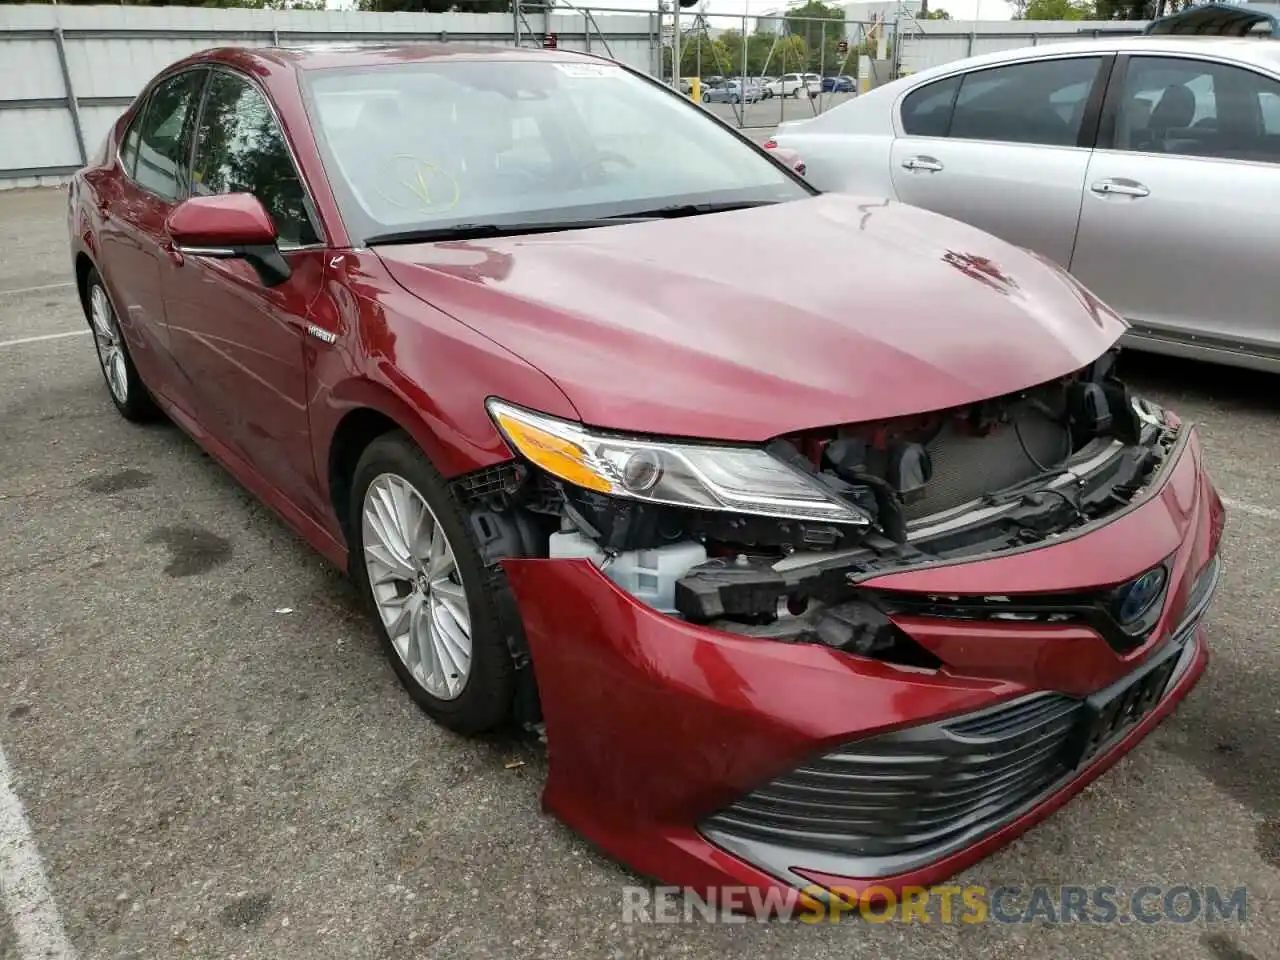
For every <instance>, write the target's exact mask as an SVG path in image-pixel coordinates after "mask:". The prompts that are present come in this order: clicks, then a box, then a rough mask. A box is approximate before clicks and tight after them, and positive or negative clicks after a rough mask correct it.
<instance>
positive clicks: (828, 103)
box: [659, 13, 894, 128]
mask: <svg viewBox="0 0 1280 960" xmlns="http://www.w3.org/2000/svg"><path fill="white" fill-rule="evenodd" d="M662 20H663V23H662V31H661V66H660V73H659V75H660V76H661V78H662V79H663V81H664V82H666V83H670V84H672V85H674V86H675V87H676V88H677V89H679V90H680V91H681V92H682V93H684V94H685V95H686V96H690V97H692V98H693V99H695V100H699V101H701V102H702V103H703V105H704V106H706V107H707V108H708V109H710V110H713V111H715V112H717V113H720V114H721V115H722V116H723V117H725V118H726V119H731V120H732V121H733V122H735V123H737V124H738V125H739V126H742V127H749V128H772V127H775V126H777V124H779V123H781V122H783V121H786V120H798V119H802V118H807V117H813V116H816V115H817V114H818V113H821V112H822V111H823V110H826V109H829V108H830V107H832V106H834V105H836V104H839V103H842V102H844V101H845V100H847V99H848V98H849V97H851V96H855V95H856V93H857V91H858V89H859V74H860V72H861V74H862V84H863V86H864V87H865V86H866V84H867V81H868V79H869V77H870V68H869V66H868V62H869V60H872V59H875V58H876V57H877V56H878V55H879V56H881V57H887V55H888V53H889V51H890V50H891V49H892V37H893V31H894V24H891V23H882V22H871V23H868V22H862V21H856V20H832V19H819V18H814V17H803V16H796V15H783V16H762V17H753V16H749V15H746V14H710V13H685V14H682V15H681V16H680V17H679V26H678V29H677V24H676V16H675V15H674V14H665V15H664V16H663V17H662ZM677 63H678V64H679V68H678V69H675V65H676V64H677Z"/></svg>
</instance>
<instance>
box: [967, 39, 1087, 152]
mask: <svg viewBox="0 0 1280 960" xmlns="http://www.w3.org/2000/svg"><path fill="white" fill-rule="evenodd" d="M1101 63H1102V58H1101V57H1069V58H1064V59H1061V60H1036V61H1032V62H1030V63H1015V64H1010V65H1009V66H1007V67H995V68H993V69H990V70H980V71H975V72H973V73H968V74H965V76H964V81H963V82H962V83H961V85H960V92H959V95H958V96H957V97H956V101H955V107H954V109H953V111H952V115H951V126H950V127H949V128H948V130H947V136H949V137H954V138H963V139H966V140H995V141H1001V142H1005V143H1038V144H1044V145H1046V146H1061V147H1070V146H1075V145H1076V143H1077V142H1078V141H1079V138H1080V127H1081V125H1082V123H1083V121H1084V112H1085V106H1086V104H1087V103H1088V101H1089V94H1090V92H1091V91H1092V89H1093V84H1094V81H1095V78H1096V77H1097V75H1098V67H1099V66H1100V65H1101Z"/></svg>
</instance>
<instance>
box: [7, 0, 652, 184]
mask: <svg viewBox="0 0 1280 960" xmlns="http://www.w3.org/2000/svg"><path fill="white" fill-rule="evenodd" d="M594 22H595V26H590V25H589V24H588V23H587V20H586V18H585V17H584V16H583V15H582V14H579V13H573V12H564V13H553V14H551V15H550V17H546V16H545V15H544V14H543V12H542V11H537V12H528V13H526V16H525V21H524V22H522V23H521V34H522V36H523V37H524V39H525V42H526V43H527V44H529V45H538V44H540V43H541V37H542V34H543V33H544V32H547V31H549V32H552V33H555V34H556V35H557V40H558V43H559V46H560V47H561V48H562V49H571V50H590V51H591V52H593V53H599V54H606V55H607V54H609V53H612V55H613V56H614V57H615V58H616V59H618V60H621V61H622V62H624V63H627V64H628V65H630V66H633V67H636V68H637V69H640V70H644V71H650V70H651V69H652V68H653V65H654V57H655V50H656V44H657V30H658V24H657V16H656V14H648V13H634V14H632V13H596V14H595V18H594ZM514 26H515V25H514V21H513V18H512V16H511V14H506V13H482V14H467V13H446V14H419V13H359V12H356V11H343V10H325V11H292V10H291V11H276V10H239V9H216V8H202V7H132V6H130V7H122V6H105V5H104V6H65V5H61V4H59V5H56V6H54V5H46V4H29V5H28V4H23V5H15V4H0V188H4V187H14V186H33V185H37V184H40V183H43V182H48V181H52V182H57V181H58V180H59V179H62V178H63V177H64V175H65V173H66V172H67V171H68V170H69V169H72V168H75V167H78V166H79V165H80V164H81V160H82V158H81V154H80V147H79V144H78V143H77V139H76V135H75V128H74V125H73V122H72V114H71V111H70V110H69V109H68V107H67V104H66V96H67V90H66V84H65V83H64V80H63V75H62V67H61V64H60V61H59V56H58V44H57V41H56V39H55V36H54V30H55V29H60V30H61V31H62V38H63V49H64V50H65V53H66V62H67V70H68V73H69V75H70V80H71V86H72V89H73V90H74V92H75V96H76V99H77V101H78V103H79V113H80V122H81V128H82V130H83V137H84V142H85V149H86V151H87V152H88V155H90V156H92V155H93V153H94V151H95V150H96V149H97V147H98V145H99V144H100V143H101V142H102V138H103V137H104V136H105V135H106V131H107V130H108V128H109V127H110V125H111V123H112V122H113V121H114V120H115V119H116V118H117V117H118V116H119V115H120V114H121V112H123V110H124V108H125V106H126V105H127V103H128V101H129V100H130V99H132V97H134V96H135V95H136V94H137V92H138V91H139V90H140V89H141V88H142V87H143V86H144V85H145V84H146V82H147V81H148V80H149V79H150V78H151V77H152V76H154V75H155V74H156V73H157V72H158V71H159V70H160V69H161V68H163V67H165V66H167V65H168V64H170V63H172V62H173V61H175V60H179V59H181V58H182V57H185V56H186V55H188V54H190V53H194V52H195V51H197V50H202V49H206V48H208V47H216V46H227V45H232V44H234V45H240V46H264V45H267V44H270V43H272V42H273V41H275V40H277V39H278V40H279V42H280V43H281V44H282V45H286V46H288V45H290V44H296V43H300V42H319V41H330V40H360V39H364V40H375V41H376V40H395V39H404V40H433V41H439V40H445V41H447V42H450V43H463V44H501V45H506V46H510V45H511V44H512V43H513V40H514ZM531 33H532V36H531V35H530V34H531ZM606 43H607V49H606ZM41 170H43V173H42V172H40V171H41ZM6 171H8V173H6ZM17 171H22V172H23V173H22V174H21V175H18V174H17V173H16V172H17Z"/></svg>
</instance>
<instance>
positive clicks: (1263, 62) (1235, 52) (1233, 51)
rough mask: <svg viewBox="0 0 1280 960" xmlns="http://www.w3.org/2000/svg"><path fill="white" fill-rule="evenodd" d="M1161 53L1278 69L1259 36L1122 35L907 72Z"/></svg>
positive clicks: (917, 76) (1271, 46)
mask: <svg viewBox="0 0 1280 960" xmlns="http://www.w3.org/2000/svg"><path fill="white" fill-rule="evenodd" d="M1139 52H1143V53H1162V54H1168V55H1170V56H1177V55H1179V54H1188V53H1198V54H1202V55H1206V56H1210V57H1217V58H1221V59H1223V60H1233V61H1236V62H1238V63H1252V64H1256V65H1257V66H1260V67H1264V68H1269V69H1272V70H1276V69H1280V43H1274V42H1271V41H1269V40H1267V39H1263V38H1254V39H1247V38H1239V37H1167V36H1147V35H1125V36H1118V37H1096V38H1091V39H1086V40H1068V41H1065V42H1063V43H1051V44H1043V45H1041V46H1036V47H1018V48H1016V49H1013V50H1001V51H999V52H998V53H988V54H983V55H982V56H977V57H970V58H968V59H965V60H952V61H951V62H949V63H944V64H940V65H939V66H936V67H930V68H928V69H927V70H921V71H919V72H918V73H914V74H912V75H911V79H912V80H923V79H925V78H927V77H933V76H945V75H947V74H949V73H954V72H956V71H957V70H970V69H973V68H974V67H978V66H995V65H998V64H1001V63H1006V62H1008V61H1010V60H1029V59H1033V58H1040V57H1059V56H1064V55H1070V54H1081V53H1139Z"/></svg>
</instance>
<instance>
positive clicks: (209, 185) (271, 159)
mask: <svg viewBox="0 0 1280 960" xmlns="http://www.w3.org/2000/svg"><path fill="white" fill-rule="evenodd" d="M190 189H191V194H192V195H193V196H210V195H215V194H226V193H252V194H253V195H254V196H256V197H257V198H258V200H259V201H261V203H262V205H263V206H264V207H265V208H266V210H267V212H268V213H269V214H270V215H271V217H272V220H273V221H274V222H275V225H276V229H277V231H278V232H279V236H280V240H279V246H280V250H281V252H282V253H283V254H284V258H285V260H286V261H288V263H289V267H290V270H291V275H290V277H289V278H288V279H287V280H286V281H284V282H283V283H281V284H279V285H277V286H272V287H268V286H266V285H264V283H263V282H262V279H261V278H260V277H259V275H258V273H257V272H256V271H255V270H254V269H253V268H252V267H251V266H250V265H249V264H248V263H247V262H245V261H244V260H240V259H215V258H210V257H201V256H196V255H187V256H186V257H185V259H184V262H183V263H182V265H181V266H179V267H176V268H175V269H174V270H173V271H171V272H170V274H169V275H168V279H167V285H166V288H165V305H166V311H167V314H168V317H169V325H170V330H171V332H172V337H173V348H174V354H175V356H176V357H177V360H178V364H179V366H180V367H181V369H182V373H183V375H184V377H185V378H186V380H187V383H188V384H189V389H190V390H191V391H192V393H193V394H194V395H195V396H196V397H197V398H198V417H199V419H200V421H201V423H202V425H203V426H204V427H205V429H206V430H208V431H209V432H210V433H211V434H213V436H214V438H215V439H216V440H217V441H219V442H220V443H221V444H223V445H224V446H226V447H228V448H230V451H231V452H232V453H233V454H234V455H236V456H238V457H239V458H241V459H242V460H244V461H246V462H247V463H248V464H249V465H250V467H252V469H253V470H254V471H256V472H257V473H258V475H259V476H261V477H262V478H263V479H264V480H265V481H267V483H269V484H270V485H271V486H272V487H274V488H275V489H276V490H277V491H279V492H281V493H283V494H284V495H285V496H286V497H288V498H289V500H291V501H292V502H293V503H294V505H295V506H297V507H299V508H300V509H302V510H304V511H305V512H307V513H308V514H309V515H311V516H313V517H316V518H318V517H321V516H323V513H324V507H323V503H322V498H321V496H320V493H319V488H318V485H317V483H316V473H315V465H314V461H313V457H312V451H311V443H310V435H309V430H308V416H307V374H306V357H305V347H304V340H306V341H307V342H309V343H310V344H312V345H314V347H316V348H320V349H323V348H326V347H327V346H328V345H327V343H325V342H324V341H322V340H319V339H310V338H308V336H307V330H308V321H307V315H308V310H309V308H310V306H311V304H312V303H313V302H314V301H315V299H316V297H317V295H318V294H319V293H320V290H321V283H322V278H323V274H324V264H325V249H324V245H323V243H322V241H321V233H320V226H319V218H318V217H317V216H316V214H315V208H314V206H313V204H312V202H311V199H310V196H309V194H308V193H307V190H306V187H305V186H304V184H303V180H302V178H301V175H300V174H299V171H298V167H297V165H296V163H295V161H294V158H293V154H292V151H291V149H290V147H289V143H288V140H287V139H286V137H285V133H284V130H283V129H282V127H281V125H280V122H279V120H278V118H277V117H276V114H275V111H274V110H273V109H272V107H271V105H270V102H269V101H268V99H267V97H266V95H265V93H264V92H263V91H262V90H261V89H260V88H259V87H258V86H257V84H256V83H255V82H254V81H252V80H250V79H249V78H248V77H247V76H244V75H242V74H239V73H236V72H232V71H230V70H227V69H223V68H216V69H214V70H213V71H212V75H211V77H210V80H209V84H208V89H207V92H206V94H205V98H204V103H203V105H202V107H201V110H200V115H199V121H198V123H197V128H196V135H195V145H194V150H193V154H192V160H191V186H190Z"/></svg>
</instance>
